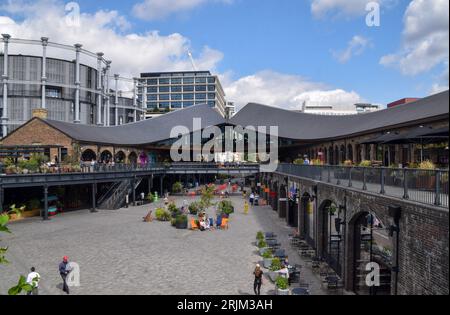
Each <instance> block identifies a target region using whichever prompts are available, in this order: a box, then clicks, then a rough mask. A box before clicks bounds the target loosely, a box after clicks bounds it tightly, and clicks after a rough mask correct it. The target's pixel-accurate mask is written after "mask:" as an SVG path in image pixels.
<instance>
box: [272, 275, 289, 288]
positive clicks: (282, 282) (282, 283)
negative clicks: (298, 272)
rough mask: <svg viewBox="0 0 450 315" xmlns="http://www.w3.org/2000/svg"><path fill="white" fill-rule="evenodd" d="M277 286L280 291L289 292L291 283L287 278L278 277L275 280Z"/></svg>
mask: <svg viewBox="0 0 450 315" xmlns="http://www.w3.org/2000/svg"><path fill="white" fill-rule="evenodd" d="M275 284H276V285H277V288H278V289H280V290H287V289H288V288H289V281H288V279H286V278H285V277H281V276H279V277H277V279H276V280H275Z"/></svg>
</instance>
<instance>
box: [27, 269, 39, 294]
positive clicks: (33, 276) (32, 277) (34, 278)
mask: <svg viewBox="0 0 450 315" xmlns="http://www.w3.org/2000/svg"><path fill="white" fill-rule="evenodd" d="M40 280H41V275H40V274H38V273H37V272H36V268H34V267H31V272H30V273H29V274H28V276H27V283H28V284H29V285H31V287H32V289H31V291H29V292H27V295H39V281H40Z"/></svg>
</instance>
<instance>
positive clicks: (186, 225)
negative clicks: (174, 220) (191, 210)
mask: <svg viewBox="0 0 450 315" xmlns="http://www.w3.org/2000/svg"><path fill="white" fill-rule="evenodd" d="M175 227H176V228H177V229H178V230H186V229H187V228H188V223H187V222H184V223H182V224H176V225H175Z"/></svg>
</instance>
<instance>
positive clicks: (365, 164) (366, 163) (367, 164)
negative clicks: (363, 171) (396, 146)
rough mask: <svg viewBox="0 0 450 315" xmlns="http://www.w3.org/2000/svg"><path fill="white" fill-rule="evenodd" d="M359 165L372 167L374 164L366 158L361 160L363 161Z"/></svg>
mask: <svg viewBox="0 0 450 315" xmlns="http://www.w3.org/2000/svg"><path fill="white" fill-rule="evenodd" d="M359 166H361V167H371V166H372V162H371V161H368V160H364V161H361V163H359Z"/></svg>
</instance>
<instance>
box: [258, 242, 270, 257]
mask: <svg viewBox="0 0 450 315" xmlns="http://www.w3.org/2000/svg"><path fill="white" fill-rule="evenodd" d="M258 248H259V254H260V255H261V256H262V255H263V254H264V253H265V252H266V250H268V248H267V243H266V241H264V240H261V241H259V242H258Z"/></svg>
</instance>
